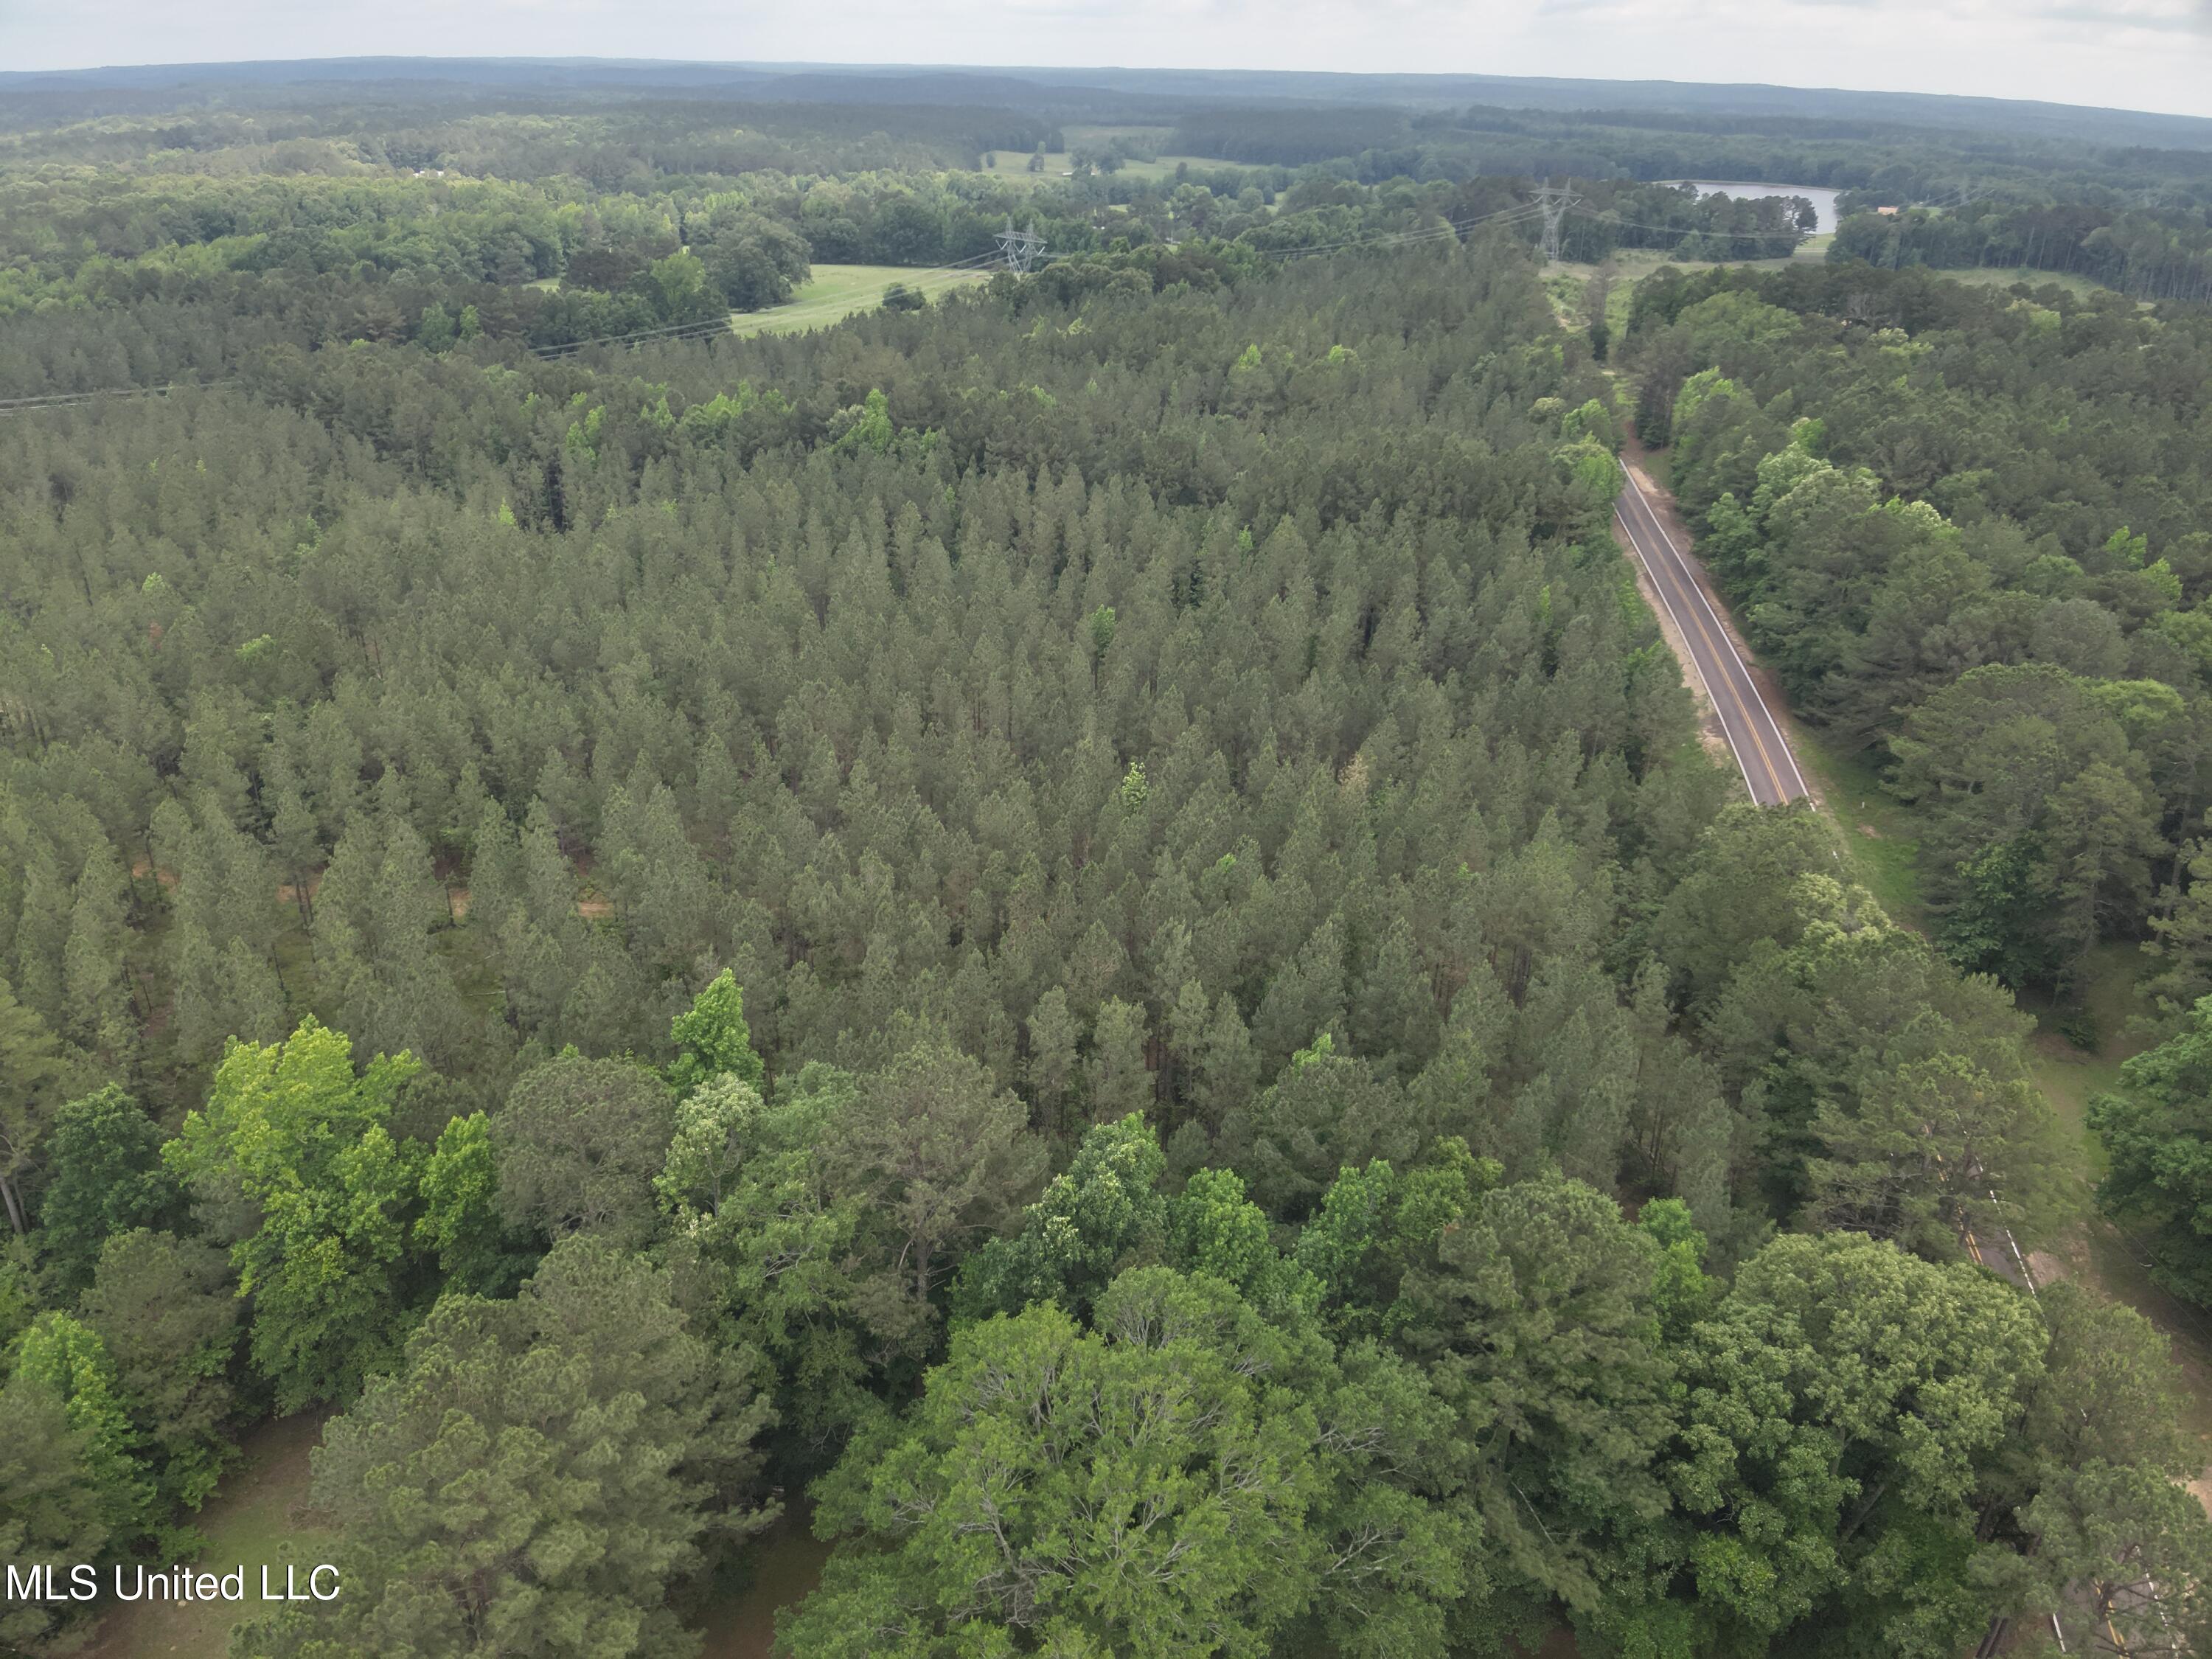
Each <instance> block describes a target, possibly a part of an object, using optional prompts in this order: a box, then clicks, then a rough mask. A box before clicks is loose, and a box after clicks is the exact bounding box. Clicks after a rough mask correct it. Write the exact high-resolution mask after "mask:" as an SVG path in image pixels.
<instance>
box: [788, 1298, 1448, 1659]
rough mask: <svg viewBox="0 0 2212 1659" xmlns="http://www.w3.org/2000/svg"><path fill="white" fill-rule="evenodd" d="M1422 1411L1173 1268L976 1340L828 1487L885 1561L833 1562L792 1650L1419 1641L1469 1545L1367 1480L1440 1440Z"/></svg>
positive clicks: (829, 1506) (826, 1529)
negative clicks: (1389, 1461)
mask: <svg viewBox="0 0 2212 1659" xmlns="http://www.w3.org/2000/svg"><path fill="white" fill-rule="evenodd" d="M1408 1386H1410V1387H1411V1388H1412V1389H1413V1395H1410V1396H1409V1395H1407V1394H1405V1393H1404V1392H1403V1390H1404V1389H1405V1388H1407V1387H1408ZM1419 1394H1420V1391H1419V1385H1418V1383H1415V1382H1414V1381H1413V1379H1412V1378H1411V1377H1410V1376H1408V1375H1407V1374H1406V1373H1403V1372H1401V1371H1398V1370H1395V1369H1394V1368H1392V1367H1391V1366H1390V1365H1389V1364H1388V1362H1386V1361H1383V1359H1381V1358H1380V1357H1379V1356H1377V1357H1372V1358H1369V1359H1366V1360H1364V1361H1363V1364H1362V1369H1361V1370H1360V1371H1359V1373H1358V1377H1357V1380H1356V1381H1352V1382H1349V1383H1347V1382H1346V1381H1345V1380H1344V1378H1343V1374H1342V1373H1340V1372H1338V1371H1337V1370H1336V1368H1335V1366H1334V1364H1333V1362H1331V1361H1330V1360H1329V1359H1328V1358H1327V1351H1326V1346H1325V1345H1323V1346H1321V1347H1320V1348H1318V1349H1316V1348H1314V1347H1313V1346H1311V1345H1310V1342H1308V1343H1300V1342H1298V1341H1297V1340H1296V1339H1291V1338H1286V1337H1285V1335H1284V1334H1281V1333H1279V1332H1278V1331H1277V1330H1275V1329H1274V1328H1272V1327H1271V1326H1269V1325H1268V1324H1267V1322H1265V1321H1263V1320H1262V1319H1261V1317H1260V1316H1258V1315H1257V1314H1256V1313H1255V1312H1254V1311H1253V1310H1250V1309H1249V1308H1248V1307H1247V1306H1245V1305H1244V1304H1243V1303H1242V1302H1241V1301H1240V1300H1239V1299H1238V1298H1237V1296H1236V1294H1235V1292H1234V1291H1231V1289H1230V1288H1229V1287H1228V1286H1227V1285H1223V1284H1222V1283H1220V1281H1218V1280H1215V1279H1209V1278H1205V1277H1198V1278H1186V1277H1184V1276H1182V1275H1181V1274H1178V1273H1175V1272H1174V1271H1172V1270H1171V1269H1168V1268H1164V1267H1150V1268H1142V1269H1138V1270H1136V1271H1134V1272H1132V1273H1127V1274H1125V1275H1123V1276H1122V1277H1121V1279H1118V1280H1116V1281H1115V1284H1114V1285H1112V1286H1111V1287H1110V1288H1109V1290H1108V1291H1107V1292H1106V1293H1105V1295H1104V1296H1103V1297H1101V1298H1100V1299H1099V1303H1098V1306H1097V1318H1096V1322H1095V1328H1093V1329H1091V1330H1088V1331H1086V1330H1085V1329H1084V1328H1081V1327H1080V1326H1079V1325H1078V1324H1077V1323H1076V1322H1074V1321H1073V1320H1072V1319H1071V1318H1070V1317H1069V1316H1067V1315H1066V1313H1065V1312H1064V1311H1063V1310H1060V1309H1059V1308H1057V1307H1053V1306H1047V1305H1037V1306H1034V1307H1032V1308H1030V1310H1028V1311H1026V1312H1024V1313H1023V1314H1020V1315H1018V1316H1012V1317H1008V1316H998V1317H996V1318H994V1319H991V1320H988V1321H986V1322H983V1323H981V1324H977V1325H973V1326H969V1327H966V1328H963V1329H962V1330H960V1331H959V1332H957V1333H956V1334H955V1336H954V1339H953V1348H952V1354H951V1358H950V1359H949V1360H948V1361H947V1363H946V1364H945V1365H944V1366H942V1367H941V1368H939V1370H936V1371H933V1373H932V1374H931V1376H930V1379H929V1386H928V1389H927V1393H926V1394H925V1395H924V1396H923V1397H922V1399H921V1401H920V1402H919V1404H918V1405H917V1406H916V1407H915V1412H914V1413H913V1415H912V1417H911V1418H910V1419H909V1420H908V1423H907V1424H906V1425H903V1426H902V1427H900V1428H892V1427H890V1426H889V1425H886V1427H885V1428H884V1431H883V1432H882V1434H881V1436H880V1437H879V1438H872V1439H871V1440H869V1441H866V1442H864V1443H857V1444H856V1445H855V1446H854V1449H853V1450H852V1451H851V1452H850V1453H849V1454H848V1455H847V1458H846V1460H845V1462H843V1463H842V1464H841V1465H840V1467H839V1468H838V1469H837V1470H836V1472H835V1473H834V1474H832V1475H831V1476H830V1477H829V1479H828V1480H825V1481H824V1482H823V1485H822V1486H821V1487H820V1489H819V1493H820V1500H821V1508H820V1510H818V1511H817V1520H816V1526H817V1530H819V1531H820V1532H822V1533H823V1534H824V1535H825V1536H828V1535H834V1534H836V1533H837V1532H840V1531H842V1530H845V1529H847V1528H852V1527H854V1526H866V1527H867V1528H869V1529H870V1530H871V1531H872V1532H873V1533H875V1534H878V1535H879V1536H880V1537H881V1538H882V1539H883V1540H884V1542H885V1543H886V1544H887V1545H888V1549H887V1550H884V1551H878V1550H876V1549H873V1548H870V1547H843V1548H841V1549H840V1551H839V1552H838V1553H837V1554H836V1556H835V1557H834V1558H833V1559H832V1561H831V1564H830V1567H829V1571H828V1573H827V1574H826V1575H825V1577H824V1580H823V1588H822V1589H820V1590H819V1591H817V1593H816V1594H815V1595H812V1596H811V1597H809V1598H808V1600H807V1601H805V1602H804V1603H802V1604H801V1606H800V1607H799V1610H798V1611H797V1613H795V1614H793V1615H792V1616H791V1617H790V1618H789V1619H788V1620H787V1621H786V1623H785V1624H784V1626H783V1628H782V1629H781V1632H780V1640H781V1644H782V1645H783V1647H784V1648H785V1649H786V1650H788V1651H790V1652H793V1653H805V1654H809V1655H814V1654H823V1655H837V1654H846V1653H851V1654H860V1653H871V1654H908V1655H922V1654H929V1655H936V1654H944V1655H951V1654H953V1653H956V1652H965V1651H974V1650H977V1649H975V1648H974V1647H972V1646H971V1645H970V1644H971V1643H972V1642H973V1641H974V1640H975V1638H982V1639H983V1640H985V1641H986V1642H988V1643H991V1644H994V1646H993V1647H991V1648H988V1649H984V1650H1012V1644H1014V1643H1016V1642H1019V1643H1021V1644H1024V1646H1030V1645H1034V1646H1035V1647H1036V1649H1037V1650H1041V1651H1047V1652H1060V1653H1089V1654H1097V1655H1102V1656H1103V1655H1109V1654H1115V1655H1121V1654H1126V1655H1129V1656H1137V1655H1146V1656H1152V1655H1176V1654H1190V1655H1198V1654H1209V1653H1221V1654H1246V1655H1252V1656H1258V1655H1261V1654H1265V1653H1267V1652H1269V1651H1272V1650H1273V1638H1276V1637H1277V1636H1278V1635H1279V1633H1282V1632H1285V1631H1286V1630H1287V1629H1288V1628H1289V1627H1291V1626H1292V1624H1293V1621H1295V1620H1298V1619H1299V1617H1300V1615H1301V1614H1304V1613H1309V1611H1311V1612H1312V1613H1314V1614H1315V1615H1316V1617H1317V1618H1319V1619H1320V1620H1322V1622H1323V1623H1324V1624H1325V1625H1327V1626H1328V1628H1329V1629H1330V1630H1331V1631H1332V1633H1340V1634H1341V1635H1342V1636H1344V1637H1345V1638H1346V1639H1348V1640H1349V1641H1350V1642H1351V1644H1352V1645H1351V1646H1350V1647H1349V1648H1348V1649H1347V1651H1354V1652H1368V1651H1394V1650H1407V1649H1403V1648H1401V1646H1400V1645H1399V1644H1403V1643H1407V1642H1409V1641H1414V1642H1418V1641H1419V1639H1421V1638H1426V1639H1427V1640H1429V1641H1431V1642H1433V1641H1434V1640H1435V1639H1436V1638H1437V1636H1438V1635H1439V1634H1440V1632H1441V1620H1440V1616H1439V1612H1438V1606H1437V1604H1439V1603H1443V1602H1448V1601H1450V1600H1451V1599H1453V1598H1455V1596H1457V1595H1460V1594H1462V1593H1463V1592H1464V1591H1465V1590H1466V1589H1468V1588H1470V1585H1469V1583H1468V1580H1467V1578H1466V1577H1465V1576H1464V1567H1463V1565H1462V1562H1463V1558H1464V1552H1465V1549H1466V1546H1467V1543H1468V1532H1467V1530H1466V1527H1465V1525H1464V1523H1463V1522H1458V1521H1455V1519H1454V1518H1453V1517H1452V1516H1449V1514H1447V1513H1443V1512H1440V1511H1439V1510H1437V1508H1436V1507H1435V1506H1433V1505H1431V1504H1429V1503H1427V1502H1425V1500H1422V1499H1420V1498H1418V1497H1416V1496H1414V1495H1413V1494H1412V1493H1410V1492H1407V1491H1406V1489H1405V1488H1403V1487H1399V1486H1390V1485H1389V1483H1388V1482H1370V1483H1369V1484H1370V1487H1371V1488H1372V1490H1370V1491H1369V1492H1367V1493H1365V1494H1364V1501H1363V1494H1362V1493H1361V1492H1360V1491H1359V1484H1360V1483H1359V1482H1358V1479H1357V1475H1358V1469H1359V1468H1361V1467H1362V1466H1363V1464H1364V1462H1365V1461H1366V1459H1367V1458H1369V1457H1382V1456H1387V1455H1389V1453H1391V1452H1396V1453H1403V1452H1405V1451H1407V1450H1411V1449H1414V1448H1415V1447H1417V1446H1418V1445H1419V1443H1420V1440H1421V1437H1422V1435H1423V1432H1424V1431H1425V1430H1428V1429H1433V1427H1434V1425H1433V1424H1429V1423H1425V1422H1424V1420H1423V1418H1422V1412H1423V1409H1424V1407H1422V1406H1421V1405H1420V1403H1419ZM1383 1425H1389V1427H1384V1426H1383ZM1353 1447H1357V1448H1358V1450H1353V1449H1352V1448H1353ZM1386 1448H1388V1451H1386ZM1384 1486H1388V1487H1389V1491H1390V1492H1395V1493H1396V1494H1397V1500H1396V1501H1394V1500H1393V1498H1390V1497H1388V1496H1386V1495H1384V1492H1383V1491H1382V1490H1381V1488H1383V1487H1384ZM1340 1528H1341V1530H1340ZM1339 1540H1342V1541H1344V1543H1343V1545H1342V1546H1341V1547H1333V1546H1337V1544H1338V1541H1339ZM1339 1575H1340V1576H1341V1578H1342V1585H1341V1589H1340V1590H1339V1589H1338V1586H1337V1584H1336V1583H1334V1580H1335V1578H1336V1577H1338V1576H1339ZM1333 1591H1335V1592H1337V1593H1338V1594H1340V1595H1342V1596H1344V1597H1346V1598H1352V1599H1351V1600H1349V1601H1347V1603H1346V1605H1341V1606H1339V1607H1336V1608H1334V1610H1330V1609H1328V1607H1327V1601H1328V1597H1329V1595H1331V1593H1332V1592H1333ZM1370 1644H1372V1645H1370Z"/></svg>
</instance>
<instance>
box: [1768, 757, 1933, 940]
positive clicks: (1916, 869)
mask: <svg viewBox="0 0 2212 1659" xmlns="http://www.w3.org/2000/svg"><path fill="white" fill-rule="evenodd" d="M1791 741H1792V742H1793V744H1795V745H1796V750H1797V758H1798V759H1799V760H1800V761H1801V762H1802V763H1803V765H1804V768H1805V769H1806V771H1808V772H1809V773H1810V774H1811V775H1812V780H1813V782H1814V786H1815V787H1818V788H1819V790H1820V798H1821V799H1823V800H1825V801H1826V803H1827V805H1828V811H1829V813H1830V814H1831V816H1832V817H1833V818H1834V820H1835V825H1836V835H1837V838H1838V840H1839V841H1840V842H1842V843H1843V849H1844V857H1845V859H1847V860H1849V861H1850V866H1851V878H1852V879H1853V880H1854V881H1856V882H1857V883H1858V884H1859V885H1860V886H1862V887H1863V888H1865V889H1866V890H1867V891H1869V893H1872V894H1873V895H1874V896H1875V899H1876V900H1878V901H1879V902H1880V903H1881V908H1883V909H1884V910H1886V911H1887V912H1888V913H1889V915H1891V916H1892V917H1893V918H1894V919H1895V920H1896V921H1899V922H1902V923H1903V924H1904V925H1905V927H1911V928H1913V929H1915V930H1916V931H1919V932H1925V931H1926V929H1927V925H1928V907H1927V902H1926V900H1925V898H1924V897H1923V895H1922V893H1921V890H1920V866H1919V863H1918V855H1919V852H1920V842H1919V840H1918V836H1917V828H1916V826H1915V825H1914V823H1913V821H1912V813H1911V810H1910V809H1909V808H1907V807H1906V805H1905V803H1904V802H1903V801H1900V800H1899V799H1897V797H1896V796H1894V795H1893V794H1891V793H1889V792H1888V791H1887V789H1885V788H1883V787H1881V774H1880V773H1879V772H1878V771H1877V770H1876V769H1875V766H1874V764H1873V762H1872V760H1871V759H1870V758H1869V757H1868V756H1866V755H1863V754H1858V755H1847V754H1844V753H1842V752H1840V751H1839V750H1837V749H1836V748H1834V747H1833V746H1832V745H1831V744H1826V743H1824V742H1822V741H1821V740H1820V738H1818V737H1816V736H1813V735H1811V734H1808V732H1806V730H1805V728H1804V727H1803V726H1797V727H1796V728H1795V729H1794V730H1793V732H1791Z"/></svg>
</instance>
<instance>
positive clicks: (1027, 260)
mask: <svg viewBox="0 0 2212 1659" xmlns="http://www.w3.org/2000/svg"><path fill="white" fill-rule="evenodd" d="M999 252H1000V253H1002V254H1004V255H1005V256H1006V269H1007V270H1011V271H1012V272H1013V273H1014V275H1015V276H1028V275H1029V274H1030V266H1031V265H1033V264H1036V258H1037V255H1038V254H1040V253H1042V252H1044V238H1043V237H1042V236H1040V235H1038V234H1037V230H1036V220H1034V219H1032V220H1030V228H1028V229H1027V230H1016V229H1015V228H1014V216H1013V215H1012V214H1011V213H1010V214H1008V215H1007V216H1006V228H1005V229H1004V230H1002V231H1000V233H999Z"/></svg>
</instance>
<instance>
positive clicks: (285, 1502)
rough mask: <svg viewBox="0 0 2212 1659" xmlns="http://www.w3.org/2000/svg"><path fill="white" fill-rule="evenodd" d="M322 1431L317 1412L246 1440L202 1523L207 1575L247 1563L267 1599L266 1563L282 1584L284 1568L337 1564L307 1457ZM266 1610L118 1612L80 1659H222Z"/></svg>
mask: <svg viewBox="0 0 2212 1659" xmlns="http://www.w3.org/2000/svg"><path fill="white" fill-rule="evenodd" d="M322 1431H323V1425H322V1419H321V1418H319V1417H317V1416H313V1415H310V1416H302V1417H287V1418H283V1419H279V1420H278V1421H276V1422H274V1423H264V1424H263V1425H261V1426H260V1427H258V1428H257V1429H255V1430H253V1431H252V1432H250V1433H249V1434H247V1436H246V1442H245V1445H244V1448H243V1450H244V1453H245V1455H244V1456H243V1457H242V1458H241V1459H240V1461H239V1462H237V1463H235V1464H234V1465H233V1466H232V1467H231V1468H230V1470H229V1471H228V1473H227V1474H225V1475H224V1477H223V1480H222V1486H221V1487H220V1488H218V1489H217V1491H216V1495H215V1496H214V1497H213V1498H210V1499H208V1501H207V1504H206V1505H205V1506H204V1508H203V1509H202V1510H200V1513H199V1515H198V1516H197V1524H198V1526H199V1529H200V1531H201V1532H202V1533H203V1534H204V1535H205V1536H206V1539H207V1547H206V1548H205V1549H204V1550H203V1551H202V1552H201V1553H200V1554H199V1556H198V1558H197V1568H198V1570H199V1571H204V1572H228V1571H232V1570H234V1569H235V1568H239V1567H243V1568H244V1569H245V1570H246V1595H248V1596H249V1597H258V1595H259V1594H260V1589H261V1569H262V1568H263V1567H264V1566H265V1567H268V1568H270V1570H271V1571H270V1583H271V1584H273V1585H277V1586H280V1587H281V1585H282V1583H283V1570H284V1568H285V1567H287V1566H289V1565H297V1566H300V1567H301V1568H302V1569H305V1568H309V1567H313V1565H315V1564H316V1563H317V1562H319V1561H324V1560H327V1559H329V1557H328V1555H327V1553H325V1546H326V1545H327V1544H328V1542H329V1539H330V1534H328V1533H326V1532H325V1531H324V1530H323V1529H322V1528H319V1527H317V1526H315V1525H314V1524H313V1517H312V1516H310V1515H309V1514H308V1513H307V1478H308V1473H309V1471H308V1464H307V1454H308V1452H309V1451H310V1450H311V1449H313V1447H314V1446H315V1445H316V1443H318V1442H319V1441H320V1440H321V1438H322ZM301 1576H302V1579H303V1580H304V1577H305V1575H304V1571H303V1573H302V1575H301ZM260 1608H261V1603H260V1602H259V1601H258V1600H252V1601H246V1602H242V1603H238V1602H229V1601H197V1602H193V1603H191V1604H190V1605H188V1606H185V1607H175V1606H171V1605H167V1604H163V1605H160V1606H155V1605H154V1604H151V1603H143V1602H142V1603H137V1604H130V1605H125V1606H121V1607H117V1608H115V1609H114V1611H112V1613H109V1614H108V1615H107V1617H106V1619H104V1620H101V1622H100V1627H99V1630H98V1632H97V1634H96V1635H95V1637H94V1640H93V1643H92V1645H91V1646H89V1647H88V1648H86V1649H84V1650H83V1651H82V1654H81V1655H80V1659H223V1656H224V1655H226V1654H227V1653H228V1652H229V1650H230V1632H231V1629H232V1627H233V1626H235V1625H237V1624H239V1623H240V1621H241V1620H244V1619H246V1617H248V1616H249V1615H251V1614H252V1613H256V1612H258V1611H259V1610H260Z"/></svg>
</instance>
